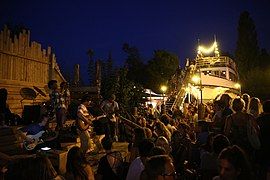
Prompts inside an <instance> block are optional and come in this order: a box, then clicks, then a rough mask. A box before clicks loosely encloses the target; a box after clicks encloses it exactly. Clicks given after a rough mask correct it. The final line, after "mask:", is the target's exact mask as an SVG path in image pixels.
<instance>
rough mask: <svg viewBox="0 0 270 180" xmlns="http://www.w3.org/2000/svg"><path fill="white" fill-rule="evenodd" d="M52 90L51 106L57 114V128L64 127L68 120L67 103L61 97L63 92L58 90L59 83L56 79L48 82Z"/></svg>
mask: <svg viewBox="0 0 270 180" xmlns="http://www.w3.org/2000/svg"><path fill="white" fill-rule="evenodd" d="M48 87H49V89H50V90H51V92H50V101H51V108H52V110H53V112H54V113H55V115H56V122H57V127H56V129H61V128H63V124H64V123H65V121H66V115H65V103H64V101H63V99H62V98H61V93H60V92H59V91H58V85H57V81H56V80H50V81H49V82H48Z"/></svg>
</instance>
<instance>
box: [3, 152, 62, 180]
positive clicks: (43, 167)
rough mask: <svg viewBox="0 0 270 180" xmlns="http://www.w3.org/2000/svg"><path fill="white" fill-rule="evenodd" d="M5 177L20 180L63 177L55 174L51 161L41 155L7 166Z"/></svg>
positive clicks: (59, 179)
mask: <svg viewBox="0 0 270 180" xmlns="http://www.w3.org/2000/svg"><path fill="white" fill-rule="evenodd" d="M5 179H7V180H9V179H10V180H11V179H20V180H28V179H31V180H40V179H44V180H45V179H51V180H63V179H64V178H63V177H62V176H60V175H58V174H57V172H56V170H55V169H54V167H53V166H52V163H51V161H50V160H49V159H48V158H47V157H45V156H43V155H40V156H37V157H34V158H27V159H23V160H19V161H17V162H15V163H14V164H11V165H10V166H9V167H8V171H7V173H6V176H5Z"/></svg>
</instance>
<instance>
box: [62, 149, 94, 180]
mask: <svg viewBox="0 0 270 180" xmlns="http://www.w3.org/2000/svg"><path fill="white" fill-rule="evenodd" d="M66 170H67V171H66V174H65V178H66V179H67V180H69V179H85V180H87V179H89V180H92V179H95V178H94V172H93V170H92V167H91V166H90V164H89V162H87V160H86V158H85V156H84V154H83V152H82V150H81V149H80V148H79V147H78V146H74V147H72V148H71V149H70V150H69V152H68V155H67V164H66Z"/></svg>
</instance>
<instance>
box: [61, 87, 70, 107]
mask: <svg viewBox="0 0 270 180" xmlns="http://www.w3.org/2000/svg"><path fill="white" fill-rule="evenodd" d="M60 94H61V98H62V101H64V105H65V106H64V108H65V109H66V111H67V110H68V107H69V104H70V91H69V89H68V83H67V82H61V84H60Z"/></svg>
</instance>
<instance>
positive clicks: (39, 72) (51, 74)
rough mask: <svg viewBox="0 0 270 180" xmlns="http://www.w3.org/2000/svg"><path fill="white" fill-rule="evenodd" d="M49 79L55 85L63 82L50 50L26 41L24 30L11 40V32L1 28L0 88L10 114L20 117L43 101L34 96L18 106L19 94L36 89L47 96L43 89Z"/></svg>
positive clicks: (28, 35)
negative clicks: (30, 105)
mask: <svg viewBox="0 0 270 180" xmlns="http://www.w3.org/2000/svg"><path fill="white" fill-rule="evenodd" d="M51 79H56V80H57V81H58V82H59V83H60V82H62V81H64V80H65V79H64V77H63V76H62V74H61V72H60V70H59V67H58V65H57V63H56V58H55V55H54V54H53V53H52V52H51V48H50V47H48V48H47V49H42V47H41V44H39V43H37V42H35V41H30V31H25V30H24V31H23V32H22V33H20V34H19V35H15V36H14V38H12V37H11V31H10V30H9V29H8V28H7V27H6V26H5V27H4V29H3V30H2V31H0V88H7V90H8V93H9V96H8V104H9V106H10V108H11V110H12V112H14V113H18V114H21V113H22V110H23V109H22V108H23V106H24V105H29V104H39V103H40V102H42V101H45V100H47V99H48V96H47V97H42V96H40V95H38V96H37V98H36V99H35V101H31V100H28V101H27V100H24V101H23V103H21V102H20V101H21V100H22V97H21V95H20V90H21V88H23V87H29V88H33V86H37V87H38V88H40V89H41V90H42V91H43V92H46V94H48V89H47V87H46V85H47V83H48V81H49V80H51Z"/></svg>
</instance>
